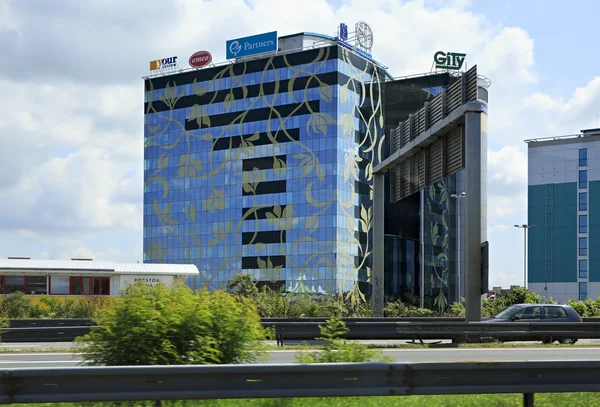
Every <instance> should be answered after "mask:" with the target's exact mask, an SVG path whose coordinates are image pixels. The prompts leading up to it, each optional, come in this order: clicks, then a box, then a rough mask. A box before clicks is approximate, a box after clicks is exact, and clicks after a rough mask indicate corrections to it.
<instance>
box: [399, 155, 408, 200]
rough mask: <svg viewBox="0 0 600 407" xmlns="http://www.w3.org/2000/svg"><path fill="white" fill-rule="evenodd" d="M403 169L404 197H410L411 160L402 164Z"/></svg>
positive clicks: (402, 192)
mask: <svg viewBox="0 0 600 407" xmlns="http://www.w3.org/2000/svg"><path fill="white" fill-rule="evenodd" d="M400 167H401V168H402V183H401V184H402V191H401V194H402V197H405V196H408V195H410V160H406V161H403V162H402V164H400Z"/></svg>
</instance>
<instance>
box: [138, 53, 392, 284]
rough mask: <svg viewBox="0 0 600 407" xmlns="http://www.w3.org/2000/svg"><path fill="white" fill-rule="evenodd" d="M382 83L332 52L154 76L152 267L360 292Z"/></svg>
mask: <svg viewBox="0 0 600 407" xmlns="http://www.w3.org/2000/svg"><path fill="white" fill-rule="evenodd" d="M384 81H385V79H384V71H383V69H381V68H380V67H379V66H377V65H376V64H375V63H373V62H372V61H369V60H365V59H364V58H362V57H359V56H357V55H355V54H353V53H351V52H350V51H348V50H346V49H345V48H341V47H337V46H330V47H323V48H318V49H313V50H308V51H303V52H298V53H294V54H288V55H279V56H273V57H270V58H264V59H260V60H247V61H240V62H236V63H233V64H229V65H225V66H218V67H212V68H207V69H202V70H195V71H190V72H185V73H181V74H177V75H171V76H165V77H156V78H148V79H146V80H145V127H144V141H145V146H144V262H148V263H153V262H154V263H193V264H195V265H196V266H197V267H198V269H199V270H200V276H199V277H197V278H190V279H189V280H188V281H186V283H187V284H189V285H190V286H191V287H193V288H209V289H215V288H224V286H225V284H226V283H227V280H228V279H230V278H233V277H234V276H235V275H236V274H237V273H240V272H244V273H249V274H251V275H252V276H253V278H254V279H255V280H256V281H259V282H261V283H263V284H267V285H273V286H275V287H279V286H285V287H286V290H287V291H289V292H294V293H307V292H313V293H335V292H340V291H341V292H351V293H352V294H355V295H360V292H359V288H358V287H359V285H358V283H359V282H362V283H364V282H368V280H369V277H370V266H371V252H372V247H371V246H370V244H369V242H370V238H369V235H370V233H371V229H372V217H373V214H372V209H371V206H372V205H371V203H372V183H371V181H372V169H373V166H374V165H376V164H377V163H378V162H379V161H380V160H381V154H382V145H383V144H382V143H383V140H384V137H383V126H384V121H383V106H382V103H383V100H382V99H383V96H384ZM361 286H362V285H361Z"/></svg>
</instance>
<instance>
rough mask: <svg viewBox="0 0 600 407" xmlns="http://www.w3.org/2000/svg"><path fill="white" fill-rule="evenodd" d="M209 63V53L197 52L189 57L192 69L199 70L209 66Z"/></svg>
mask: <svg viewBox="0 0 600 407" xmlns="http://www.w3.org/2000/svg"><path fill="white" fill-rule="evenodd" d="M211 61H212V55H211V54H210V52H208V51H198V52H196V53H194V55H192V56H191V57H190V60H189V63H190V66H192V67H194V68H201V67H203V66H206V65H208V64H210V62H211Z"/></svg>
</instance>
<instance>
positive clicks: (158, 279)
mask: <svg viewBox="0 0 600 407" xmlns="http://www.w3.org/2000/svg"><path fill="white" fill-rule="evenodd" d="M120 278H121V289H122V290H124V289H125V288H127V286H128V285H131V284H135V283H137V282H138V281H143V282H144V283H146V284H147V285H148V286H153V285H156V284H164V285H166V286H172V285H173V276H148V275H139V276H136V275H121V276H120Z"/></svg>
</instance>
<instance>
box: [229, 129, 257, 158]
mask: <svg viewBox="0 0 600 407" xmlns="http://www.w3.org/2000/svg"><path fill="white" fill-rule="evenodd" d="M258 139H260V133H258V132H256V133H254V134H253V135H251V136H250V137H247V138H244V137H243V136H242V138H241V143H240V147H239V148H238V149H237V151H236V152H235V154H234V157H235V159H236V160H239V159H240V157H241V156H242V155H244V157H245V158H249V157H252V156H254V153H255V152H256V147H254V144H253V143H252V142H253V141H257V140H258Z"/></svg>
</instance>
